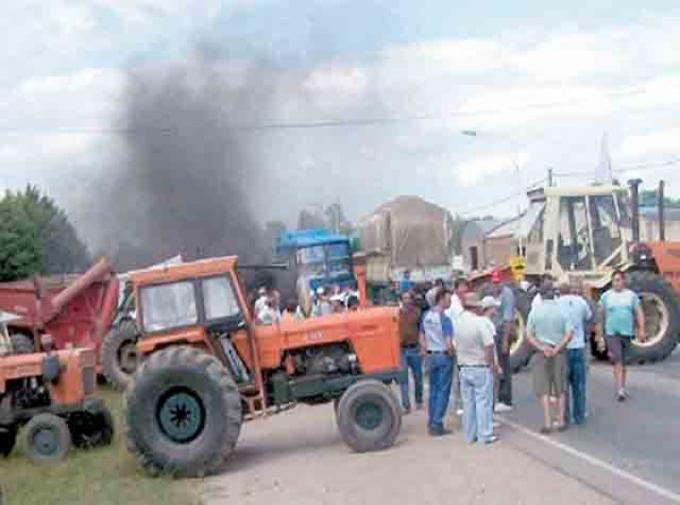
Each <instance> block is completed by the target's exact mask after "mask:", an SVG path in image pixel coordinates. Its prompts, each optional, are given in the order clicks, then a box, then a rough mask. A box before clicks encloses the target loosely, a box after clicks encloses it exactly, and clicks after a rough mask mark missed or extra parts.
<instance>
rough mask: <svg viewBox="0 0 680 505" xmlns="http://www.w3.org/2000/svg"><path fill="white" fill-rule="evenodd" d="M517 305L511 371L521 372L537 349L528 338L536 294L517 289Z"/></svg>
mask: <svg viewBox="0 0 680 505" xmlns="http://www.w3.org/2000/svg"><path fill="white" fill-rule="evenodd" d="M514 291H515V303H516V306H517V312H516V322H515V332H514V334H513V340H512V343H511V346H510V369H511V370H512V372H513V373H517V372H519V371H520V370H521V369H522V368H524V367H525V366H527V365H528V364H529V361H530V360H531V357H532V356H533V355H534V352H535V349H534V348H533V347H532V346H531V345H530V344H529V341H528V340H527V338H526V326H527V321H528V320H529V311H530V310H531V301H532V300H533V295H534V294H535V293H528V292H526V291H524V290H523V289H519V288H518V289H515V290H514Z"/></svg>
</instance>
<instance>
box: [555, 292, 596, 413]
mask: <svg viewBox="0 0 680 505" xmlns="http://www.w3.org/2000/svg"><path fill="white" fill-rule="evenodd" d="M559 291H560V297H559V298H558V300H557V303H558V304H559V305H560V308H561V309H562V313H563V314H564V317H565V318H566V319H567V325H568V326H569V327H570V328H571V331H572V333H573V336H572V338H571V340H570V341H569V345H567V370H568V372H567V383H568V389H567V392H568V393H569V394H568V395H567V399H568V403H567V405H566V407H565V408H566V411H567V412H568V413H567V414H566V419H565V420H566V421H567V422H569V421H573V423H574V424H583V423H584V422H585V416H586V354H585V346H586V338H585V334H586V327H587V326H588V323H589V322H590V320H591V319H592V318H593V313H592V311H591V310H590V306H589V305H588V302H587V301H586V300H585V299H584V298H583V297H582V296H580V294H578V290H576V289H575V288H574V287H573V286H571V285H570V284H569V283H566V282H564V283H560V285H559ZM570 418H571V419H570Z"/></svg>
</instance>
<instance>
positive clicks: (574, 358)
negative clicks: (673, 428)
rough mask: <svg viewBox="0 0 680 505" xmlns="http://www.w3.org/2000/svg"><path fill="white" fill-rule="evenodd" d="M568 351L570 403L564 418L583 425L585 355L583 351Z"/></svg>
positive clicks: (584, 409)
mask: <svg viewBox="0 0 680 505" xmlns="http://www.w3.org/2000/svg"><path fill="white" fill-rule="evenodd" d="M568 351H569V352H568V353H567V359H568V366H569V372H568V373H569V375H568V380H569V389H570V391H569V393H570V395H569V396H570V401H569V408H568V410H567V414H566V416H565V417H566V418H567V419H569V418H570V417H571V418H572V419H573V420H574V424H583V423H584V421H585V420H586V355H585V352H584V350H583V349H569V350H568ZM569 412H571V416H569Z"/></svg>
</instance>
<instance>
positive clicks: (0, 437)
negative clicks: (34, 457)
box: [0, 426, 17, 458]
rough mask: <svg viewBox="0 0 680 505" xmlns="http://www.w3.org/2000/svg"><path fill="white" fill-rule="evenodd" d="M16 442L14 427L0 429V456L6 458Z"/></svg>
mask: <svg viewBox="0 0 680 505" xmlns="http://www.w3.org/2000/svg"><path fill="white" fill-rule="evenodd" d="M16 441H17V429H16V427H15V426H3V427H0V456H2V457H4V458H6V457H8V456H9V455H10V454H11V453H12V449H14V444H15V443H16Z"/></svg>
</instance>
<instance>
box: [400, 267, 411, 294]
mask: <svg viewBox="0 0 680 505" xmlns="http://www.w3.org/2000/svg"><path fill="white" fill-rule="evenodd" d="M414 287H415V284H414V282H413V281H412V280H411V271H410V270H409V269H408V268H407V269H406V270H404V273H403V274H402V277H401V280H400V281H399V285H398V286H397V288H398V289H397V290H398V291H399V295H402V294H403V293H405V292H406V291H411V290H412V289H413V288H414Z"/></svg>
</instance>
